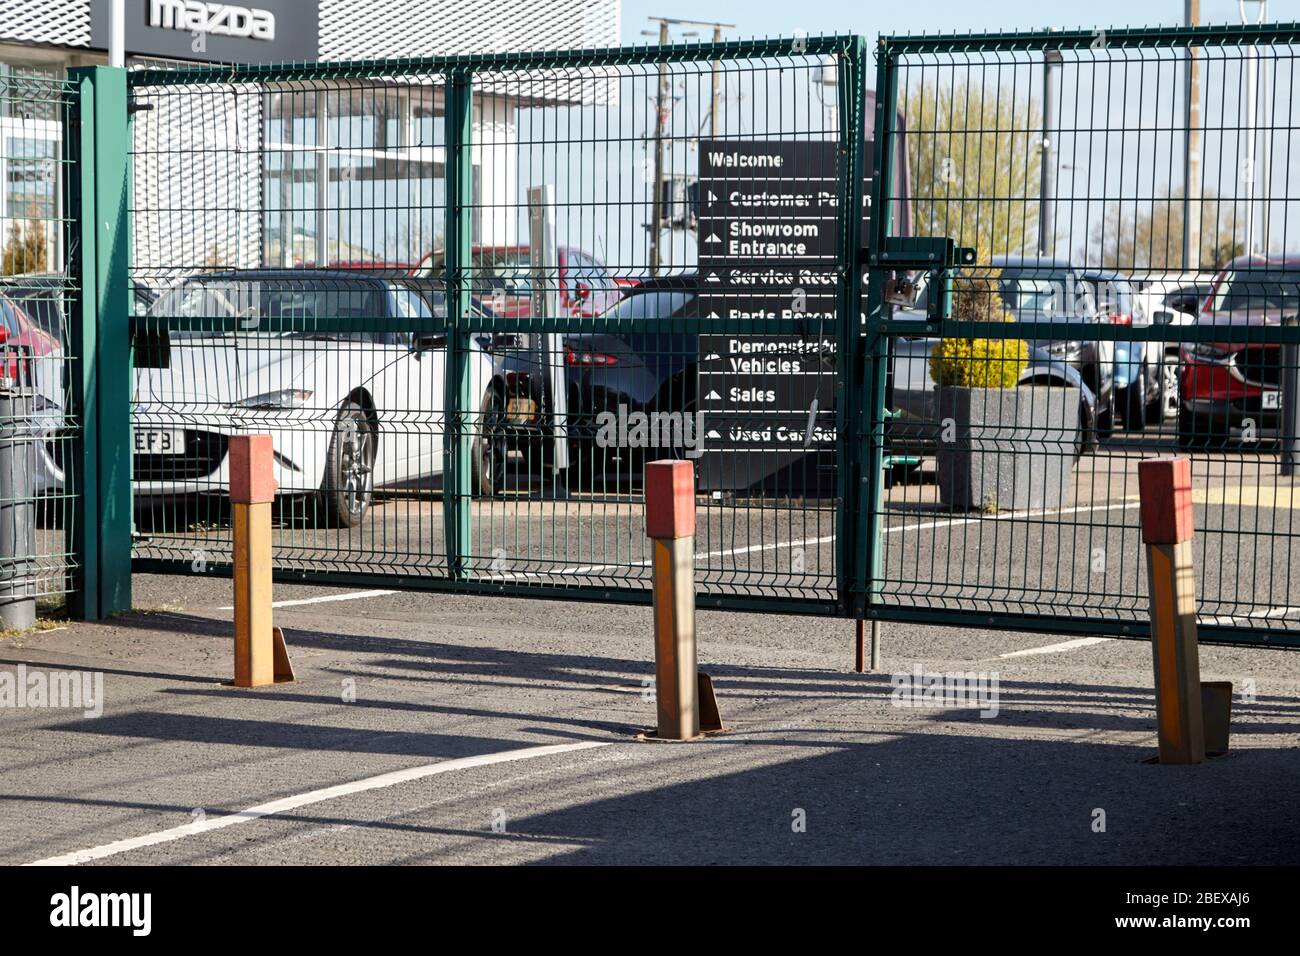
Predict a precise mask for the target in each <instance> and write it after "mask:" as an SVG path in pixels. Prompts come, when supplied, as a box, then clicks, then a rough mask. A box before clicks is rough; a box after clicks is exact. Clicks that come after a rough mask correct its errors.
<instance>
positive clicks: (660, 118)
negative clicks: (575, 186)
mask: <svg viewBox="0 0 1300 956" xmlns="http://www.w3.org/2000/svg"><path fill="white" fill-rule="evenodd" d="M659 45H660V46H667V45H668V21H667V20H664V19H660V21H659ZM667 99H668V67H667V65H666V64H665V63H663V62H662V61H660V63H659V94H658V96H656V97H655V179H654V191H655V194H654V204H653V209H654V211H653V218H652V219H651V220H650V274H651V275H652V276H657V275H658V274H659V237H660V235H661V234H662V232H663V222H664V125H665V124H664V103H665V101H666V100H667Z"/></svg>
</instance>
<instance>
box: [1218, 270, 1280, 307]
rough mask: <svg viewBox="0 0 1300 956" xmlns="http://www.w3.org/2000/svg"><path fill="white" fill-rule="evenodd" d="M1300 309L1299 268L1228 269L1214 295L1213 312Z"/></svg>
mask: <svg viewBox="0 0 1300 956" xmlns="http://www.w3.org/2000/svg"><path fill="white" fill-rule="evenodd" d="M1273 309H1300V270H1279V269H1250V270H1240V271H1236V272H1229V273H1228V274H1227V275H1225V276H1224V277H1223V281H1222V282H1220V283H1219V285H1218V288H1216V289H1215V290H1214V298H1213V299H1211V300H1210V311H1212V312H1238V311H1265V310H1273Z"/></svg>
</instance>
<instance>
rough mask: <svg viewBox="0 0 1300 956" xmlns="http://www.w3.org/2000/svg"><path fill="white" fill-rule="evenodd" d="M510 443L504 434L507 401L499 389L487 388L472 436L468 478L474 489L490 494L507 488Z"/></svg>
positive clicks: (489, 496) (483, 493)
mask: <svg viewBox="0 0 1300 956" xmlns="http://www.w3.org/2000/svg"><path fill="white" fill-rule="evenodd" d="M509 452H510V443H509V441H508V440H507V438H506V402H505V397H504V396H503V395H502V394H501V392H500V390H498V389H495V388H490V389H488V393H487V395H485V396H484V397H483V405H482V410H481V413H480V415H479V429H478V435H476V436H475V438H474V445H473V454H472V455H471V456H470V460H471V465H470V468H471V472H472V475H471V482H472V485H473V488H474V491H475V492H476V493H477V494H479V495H482V496H483V497H485V498H491V497H494V496H496V495H499V494H501V493H502V492H504V491H505V490H506V460H507V458H508V457H509Z"/></svg>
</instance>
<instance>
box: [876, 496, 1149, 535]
mask: <svg viewBox="0 0 1300 956" xmlns="http://www.w3.org/2000/svg"><path fill="white" fill-rule="evenodd" d="M1139 506H1140V504H1139V502H1136V501H1116V502H1113V503H1111V504H1108V505H1077V506H1076V507H1073V508H1060V509H1050V508H1049V509H1044V510H1038V511H999V512H998V513H997V514H993V515H978V516H977V517H974V518H958V519H957V520H955V521H952V520H940V521H926V522H921V523H918V524H907V523H906V522H904V523H903V524H896V525H894V526H892V527H889V528H886V529H885V531H884V533H885V534H894V533H895V532H898V531H929V530H930V529H931V528H956V527H958V526H959V525H964V524H975V523H977V522H980V521H1014V520H1015V519H1017V518H1055V517H1063V516H1065V515H1075V514H1087V513H1089V512H1092V511H1129V510H1130V509H1133V508H1137V507H1139Z"/></svg>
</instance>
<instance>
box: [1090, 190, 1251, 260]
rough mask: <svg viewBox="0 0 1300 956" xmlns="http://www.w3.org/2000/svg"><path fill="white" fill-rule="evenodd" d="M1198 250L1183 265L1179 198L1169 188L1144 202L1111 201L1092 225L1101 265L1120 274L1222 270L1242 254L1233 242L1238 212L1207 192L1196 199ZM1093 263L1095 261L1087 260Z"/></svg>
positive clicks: (1239, 245) (1240, 246)
mask: <svg viewBox="0 0 1300 956" xmlns="http://www.w3.org/2000/svg"><path fill="white" fill-rule="evenodd" d="M1199 202H1200V207H1201V248H1200V255H1199V257H1195V258H1194V261H1192V262H1191V263H1188V264H1187V265H1186V267H1184V264H1183V196H1182V191H1181V190H1172V191H1170V192H1169V193H1168V194H1167V195H1166V196H1164V197H1163V198H1160V199H1155V200H1152V201H1151V202H1150V203H1147V204H1144V206H1145V207H1146V208H1141V209H1139V208H1138V206H1137V204H1136V203H1133V202H1128V203H1123V204H1121V203H1118V202H1115V203H1110V204H1108V205H1107V207H1106V214H1105V215H1104V216H1103V217H1102V219H1101V222H1100V223H1098V224H1097V225H1096V226H1094V227H1093V231H1092V243H1093V247H1094V249H1096V248H1098V247H1099V248H1100V259H1101V267H1102V268H1105V269H1120V270H1128V271H1133V270H1141V269H1150V270H1181V269H1183V268H1187V269H1190V270H1203V271H1207V272H1212V271H1216V270H1218V269H1221V268H1222V267H1223V266H1224V265H1226V264H1227V263H1228V261H1229V260H1231V259H1232V258H1234V257H1235V256H1239V255H1241V254H1242V253H1243V252H1244V251H1245V246H1244V244H1243V243H1242V242H1241V241H1240V240H1239V239H1237V238H1236V234H1235V233H1236V226H1237V218H1238V216H1237V213H1236V210H1235V209H1233V206H1232V203H1231V202H1226V203H1225V202H1223V201H1221V200H1220V199H1219V198H1218V196H1217V195H1216V194H1215V193H1214V192H1213V191H1211V190H1206V191H1205V192H1204V193H1203V194H1202V196H1201V199H1200V201H1199ZM1087 258H1088V261H1093V257H1091V256H1090V257H1087Z"/></svg>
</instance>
